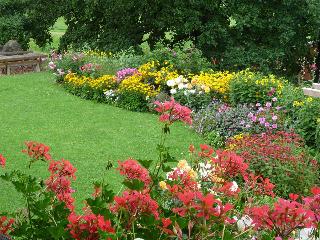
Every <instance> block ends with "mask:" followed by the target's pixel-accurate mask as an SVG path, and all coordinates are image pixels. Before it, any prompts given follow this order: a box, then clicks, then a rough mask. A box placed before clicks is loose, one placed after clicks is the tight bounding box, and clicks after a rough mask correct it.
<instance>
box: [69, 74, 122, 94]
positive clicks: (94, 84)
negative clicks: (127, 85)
mask: <svg viewBox="0 0 320 240" xmlns="http://www.w3.org/2000/svg"><path fill="white" fill-rule="evenodd" d="M64 81H65V82H66V83H68V84H71V85H73V86H75V87H81V86H85V85H86V86H90V87H91V88H92V89H101V90H103V91H106V90H109V89H113V88H114V87H115V86H116V78H115V76H112V75H104V76H102V77H99V78H91V77H87V76H84V75H82V76H79V75H77V74H75V73H68V74H67V75H66V76H65V78H64Z"/></svg>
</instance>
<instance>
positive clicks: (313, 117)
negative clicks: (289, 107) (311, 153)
mask: <svg viewBox="0 0 320 240" xmlns="http://www.w3.org/2000/svg"><path fill="white" fill-rule="evenodd" d="M297 103H298V102H297ZM298 105H299V106H297V107H298V109H297V112H296V114H297V119H296V122H295V125H294V126H295V129H296V131H297V132H298V133H299V134H300V135H301V136H302V137H303V138H304V139H305V141H306V143H307V145H309V146H311V147H315V148H318V149H319V148H320V138H319V118H320V100H318V99H317V98H311V97H308V98H306V99H305V100H304V101H303V102H300V103H299V104H298Z"/></svg>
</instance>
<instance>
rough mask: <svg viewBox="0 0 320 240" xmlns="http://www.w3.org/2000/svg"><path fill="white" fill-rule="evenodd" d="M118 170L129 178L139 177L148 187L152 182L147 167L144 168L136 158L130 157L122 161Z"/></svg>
mask: <svg viewBox="0 0 320 240" xmlns="http://www.w3.org/2000/svg"><path fill="white" fill-rule="evenodd" d="M118 163H119V167H118V170H119V172H120V174H121V175H124V176H125V177H126V178H127V179H128V180H134V179H137V180H139V181H141V182H143V183H144V187H145V188H147V187H148V186H149V184H150V183H151V178H150V176H149V172H148V170H147V169H145V168H143V167H142V166H141V165H140V164H139V163H138V162H137V161H136V160H133V159H128V160H126V161H124V162H120V161H118Z"/></svg>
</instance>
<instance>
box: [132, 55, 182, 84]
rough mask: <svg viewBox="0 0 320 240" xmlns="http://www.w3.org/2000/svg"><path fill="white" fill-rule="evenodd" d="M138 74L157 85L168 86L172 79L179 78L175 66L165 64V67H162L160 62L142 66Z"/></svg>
mask: <svg viewBox="0 0 320 240" xmlns="http://www.w3.org/2000/svg"><path fill="white" fill-rule="evenodd" d="M138 72H139V73H140V74H141V75H142V77H143V79H144V80H145V81H150V80H151V81H152V82H153V83H154V84H156V85H161V84H166V82H167V81H168V80H170V79H173V78H176V77H178V76H179V74H178V72H177V71H176V70H175V69H174V67H173V65H171V64H169V63H168V62H164V66H162V67H161V66H160V63H159V62H158V61H151V62H148V63H145V64H143V65H141V66H140V67H139V68H138Z"/></svg>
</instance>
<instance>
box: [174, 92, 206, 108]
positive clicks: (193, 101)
mask: <svg viewBox="0 0 320 240" xmlns="http://www.w3.org/2000/svg"><path fill="white" fill-rule="evenodd" d="M174 99H175V100H176V101H178V102H179V103H181V104H182V105H184V106H188V107H189V108H191V109H192V110H194V111H199V110H201V109H203V108H206V107H207V106H208V105H209V104H210V103H211V101H212V96H211V95H210V94H208V93H201V94H200V93H198V92H195V93H194V94H192V93H190V92H189V91H186V90H178V91H177V93H176V94H174Z"/></svg>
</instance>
